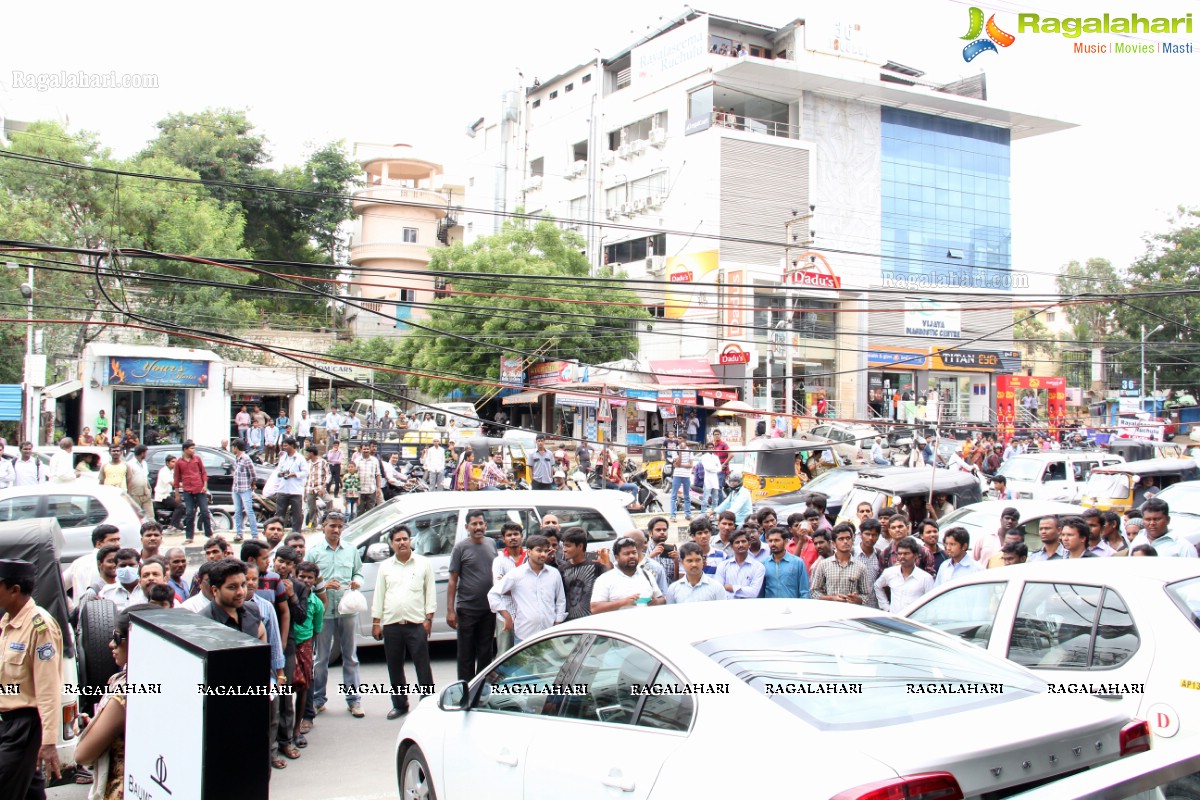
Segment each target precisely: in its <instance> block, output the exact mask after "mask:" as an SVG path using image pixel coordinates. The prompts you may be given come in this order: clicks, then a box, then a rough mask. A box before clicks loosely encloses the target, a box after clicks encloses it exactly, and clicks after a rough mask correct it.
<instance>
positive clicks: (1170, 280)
mask: <svg viewBox="0 0 1200 800" xmlns="http://www.w3.org/2000/svg"><path fill="white" fill-rule="evenodd" d="M1171 225H1172V229H1171V230H1170V231H1168V232H1166V233H1158V234H1154V235H1152V236H1150V237H1148V238H1147V239H1146V252H1145V253H1144V254H1143V255H1142V257H1141V258H1139V259H1138V260H1137V261H1135V262H1134V263H1133V265H1132V266H1131V267H1130V268H1129V280H1130V284H1129V285H1128V286H1127V287H1125V289H1124V291H1123V296H1124V300H1123V302H1121V303H1120V304H1119V305H1118V306H1117V308H1116V312H1115V317H1116V322H1117V324H1118V325H1119V327H1120V329H1121V330H1122V331H1123V332H1124V335H1125V338H1127V339H1128V340H1129V341H1130V342H1135V343H1138V344H1140V342H1141V335H1142V326H1143V325H1145V326H1146V330H1147V332H1148V331H1150V330H1152V329H1153V328H1155V327H1156V326H1158V325H1160V324H1161V325H1163V326H1164V327H1163V330H1161V331H1159V332H1158V333H1155V334H1153V335H1152V336H1150V337H1149V338H1148V343H1147V345H1146V362H1147V365H1148V368H1147V373H1146V382H1147V384H1149V383H1150V382H1151V374H1152V372H1151V368H1152V367H1153V366H1154V365H1159V366H1160V369H1159V372H1158V386H1159V388H1160V389H1164V388H1173V389H1177V390H1186V391H1192V392H1195V390H1196V388H1197V387H1198V386H1200V349H1198V348H1197V346H1196V345H1195V341H1196V324H1195V321H1196V320H1197V319H1200V293H1198V291H1197V289H1198V287H1200V209H1187V208H1183V207H1180V208H1179V209H1178V212H1177V215H1176V216H1175V217H1174V218H1172V220H1171ZM1156 342H1159V343H1165V344H1160V345H1157V346H1156V344H1155V343H1156ZM1139 350H1140V347H1136V346H1135V347H1133V348H1130V352H1128V353H1127V354H1126V359H1125V360H1126V361H1127V362H1129V364H1128V366H1127V367H1126V373H1128V374H1136V373H1137V371H1138V367H1139V365H1138V364H1136V363H1133V362H1134V361H1135V360H1139V359H1140V353H1139V352H1138V351H1139Z"/></svg>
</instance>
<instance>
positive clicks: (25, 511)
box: [0, 480, 143, 564]
mask: <svg viewBox="0 0 1200 800" xmlns="http://www.w3.org/2000/svg"><path fill="white" fill-rule="evenodd" d="M47 517H53V518H55V519H57V520H58V526H59V527H60V528H62V533H63V539H64V541H65V544H64V546H63V549H62V552H61V553H60V557H59V558H60V560H61V561H62V563H64V564H69V563H70V562H72V561H74V560H75V559H77V558H79V557H80V556H82V555H84V554H86V553H90V552H92V529H93V528H95V527H96V526H97V525H100V524H101V523H107V524H109V525H116V526H117V527H118V528H119V529H120V530H121V546H122V547H132V548H135V549H137V550H139V551H140V550H141V548H142V536H141V529H142V521H143V514H142V510H141V508H139V507H138V505H137V504H136V503H134V502H133V498H132V497H130V496H129V494H128V493H127V492H125V490H124V489H118V488H116V487H115V486H100V485H99V484H97V483H94V482H92V481H88V480H74V481H70V482H69V483H39V484H37V485H36V486H13V487H10V488H8V489H0V522H10V521H13V520H22V519H44V518H47Z"/></svg>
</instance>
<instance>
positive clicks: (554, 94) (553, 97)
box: [550, 89, 558, 100]
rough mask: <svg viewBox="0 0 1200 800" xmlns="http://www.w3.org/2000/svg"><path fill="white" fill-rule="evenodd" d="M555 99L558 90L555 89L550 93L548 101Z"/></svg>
mask: <svg viewBox="0 0 1200 800" xmlns="http://www.w3.org/2000/svg"><path fill="white" fill-rule="evenodd" d="M556 97H558V90H557V89H555V90H554V91H553V92H551V93H550V99H551V100H553V99H555V98H556Z"/></svg>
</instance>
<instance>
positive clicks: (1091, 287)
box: [1057, 258, 1125, 342]
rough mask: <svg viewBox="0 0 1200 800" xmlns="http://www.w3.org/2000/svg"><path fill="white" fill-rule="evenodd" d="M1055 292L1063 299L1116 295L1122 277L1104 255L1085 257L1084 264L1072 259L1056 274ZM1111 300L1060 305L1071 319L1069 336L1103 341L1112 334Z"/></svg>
mask: <svg viewBox="0 0 1200 800" xmlns="http://www.w3.org/2000/svg"><path fill="white" fill-rule="evenodd" d="M1057 283H1058V293H1059V294H1060V295H1062V297H1063V298H1064V299H1068V298H1071V297H1076V296H1079V295H1105V296H1108V297H1120V296H1121V295H1122V294H1123V293H1124V291H1125V286H1124V280H1123V279H1122V277H1121V275H1120V274H1119V273H1118V272H1117V270H1116V269H1115V268H1114V267H1113V265H1112V262H1110V261H1109V260H1108V259H1106V258H1089V259H1088V260H1087V263H1085V264H1082V265H1081V264H1080V263H1079V262H1078V261H1072V262H1071V263H1069V264H1067V265H1066V266H1065V267H1063V270H1062V272H1061V273H1059V276H1058V279H1057ZM1115 309H1116V304H1115V303H1111V302H1110V303H1104V302H1101V303H1076V304H1073V305H1068V306H1065V307H1064V310H1065V311H1066V313H1067V319H1068V320H1070V321H1071V328H1072V333H1073V334H1074V336H1073V338H1074V339H1076V340H1078V341H1092V342H1103V341H1107V340H1109V339H1111V338H1112V337H1113V335H1114V334H1115V333H1116V317H1115Z"/></svg>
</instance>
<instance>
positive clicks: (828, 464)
mask: <svg viewBox="0 0 1200 800" xmlns="http://www.w3.org/2000/svg"><path fill="white" fill-rule="evenodd" d="M833 445H834V443H833V442H832V441H830V440H828V439H812V440H805V441H801V440H799V439H759V440H757V441H753V442H750V443H749V444H747V445H746V446H745V449H744V450H743V451H742V452H741V453H735V454H734V456H733V459H732V460H731V462H730V468H731V469H741V471H742V483H743V485H745V487H746V488H747V489H749V490H750V496H751V497H752V498H753V499H754V501H755V502H757V501H759V500H762V499H764V498H767V497H774V496H775V495H780V494H787V493H788V492H794V491H796V490H798V489H799V488H800V487H802V486H803V485H804V484H805V483H807V482H808V481H810V480H811V479H813V478H815V477H817V476H818V475H820V474H821V473H823V472H825V470H827V469H830V468H832V467H836V466H838V465H839V464H840V463H841V462H840V461H839V460H838V455H837V453H835V452H834V450H833Z"/></svg>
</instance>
